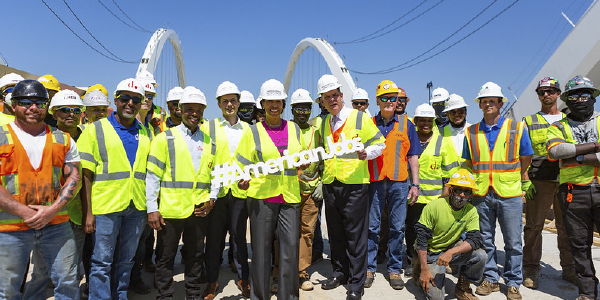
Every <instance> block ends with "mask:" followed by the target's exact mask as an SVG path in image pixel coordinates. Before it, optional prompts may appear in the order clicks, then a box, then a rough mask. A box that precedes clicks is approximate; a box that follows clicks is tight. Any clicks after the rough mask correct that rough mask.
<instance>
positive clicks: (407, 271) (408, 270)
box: [404, 264, 413, 277]
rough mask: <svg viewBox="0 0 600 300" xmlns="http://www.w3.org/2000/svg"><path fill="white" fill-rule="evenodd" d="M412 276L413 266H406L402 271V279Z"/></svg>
mask: <svg viewBox="0 0 600 300" xmlns="http://www.w3.org/2000/svg"><path fill="white" fill-rule="evenodd" d="M412 275H413V265H412V264H409V265H408V266H406V269H405V270H404V277H412Z"/></svg>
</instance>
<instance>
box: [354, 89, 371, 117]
mask: <svg viewBox="0 0 600 300" xmlns="http://www.w3.org/2000/svg"><path fill="white" fill-rule="evenodd" d="M352 108H354V109H358V110H360V111H362V112H368V111H367V108H369V93H367V91H365V90H364V89H361V88H358V89H356V91H354V93H353V94H352Z"/></svg>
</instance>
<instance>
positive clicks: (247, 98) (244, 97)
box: [240, 91, 256, 104]
mask: <svg viewBox="0 0 600 300" xmlns="http://www.w3.org/2000/svg"><path fill="white" fill-rule="evenodd" d="M240 95H241V96H240V103H252V104H255V103H256V102H255V101H254V95H252V93H250V92H248V91H242V92H241V93H240Z"/></svg>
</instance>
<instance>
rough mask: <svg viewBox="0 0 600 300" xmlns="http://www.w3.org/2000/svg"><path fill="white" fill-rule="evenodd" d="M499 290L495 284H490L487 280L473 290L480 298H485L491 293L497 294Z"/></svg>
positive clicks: (498, 286)
mask: <svg viewBox="0 0 600 300" xmlns="http://www.w3.org/2000/svg"><path fill="white" fill-rule="evenodd" d="M499 290H500V285H499V284H498V283H497V282H495V283H491V282H489V281H487V280H484V281H483V282H482V283H481V284H480V285H479V286H478V287H477V288H476V289H475V294H477V295H481V296H487V295H489V294H491V293H492V292H497V291H499Z"/></svg>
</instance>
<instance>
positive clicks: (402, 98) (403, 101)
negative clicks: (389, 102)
mask: <svg viewBox="0 0 600 300" xmlns="http://www.w3.org/2000/svg"><path fill="white" fill-rule="evenodd" d="M406 101H408V98H404V97H401V98H398V102H401V103H406Z"/></svg>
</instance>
